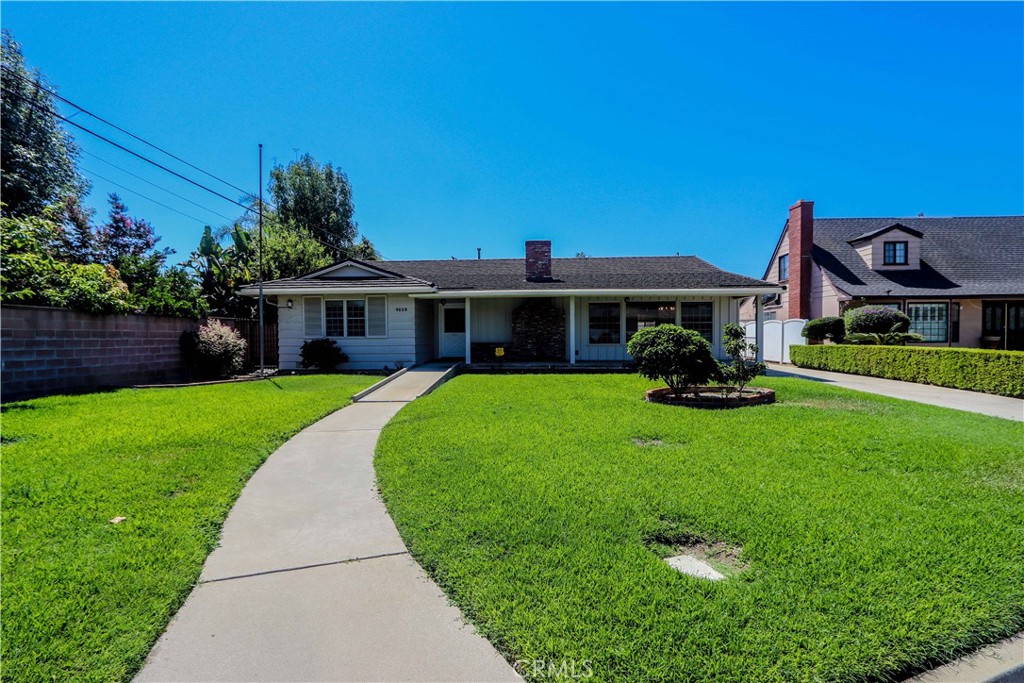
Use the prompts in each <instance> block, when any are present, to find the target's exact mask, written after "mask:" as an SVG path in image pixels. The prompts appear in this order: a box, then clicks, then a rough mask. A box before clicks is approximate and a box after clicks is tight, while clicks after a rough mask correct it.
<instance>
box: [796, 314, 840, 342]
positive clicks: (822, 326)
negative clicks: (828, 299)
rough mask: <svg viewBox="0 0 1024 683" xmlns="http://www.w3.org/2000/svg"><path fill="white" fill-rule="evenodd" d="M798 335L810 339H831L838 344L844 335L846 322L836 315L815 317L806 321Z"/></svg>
mask: <svg viewBox="0 0 1024 683" xmlns="http://www.w3.org/2000/svg"><path fill="white" fill-rule="evenodd" d="M800 336H802V337H803V338H805V339H810V340H811V341H825V340H826V339H831V340H832V341H834V342H835V343H837V344H839V343H841V342H842V341H843V339H844V338H845V337H846V323H845V322H844V321H843V319H842V318H839V317H836V316H828V317H825V318H815V319H814V320H808V321H807V323H806V324H805V325H804V329H802V330H801V331H800Z"/></svg>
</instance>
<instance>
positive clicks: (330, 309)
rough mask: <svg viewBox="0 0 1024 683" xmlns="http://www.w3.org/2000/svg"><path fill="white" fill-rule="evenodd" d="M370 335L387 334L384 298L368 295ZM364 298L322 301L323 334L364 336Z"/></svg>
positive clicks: (328, 335) (329, 335)
mask: <svg viewBox="0 0 1024 683" xmlns="http://www.w3.org/2000/svg"><path fill="white" fill-rule="evenodd" d="M370 299H371V301H370V304H371V306H370V311H371V316H372V317H371V328H372V329H371V333H370V336H374V337H383V336H386V334H387V326H386V325H387V323H386V321H385V320H384V318H385V317H386V308H385V305H386V301H387V300H386V299H385V297H370ZM366 302H367V300H366V299H327V300H326V301H324V336H327V337H366V336H368V335H367V330H366Z"/></svg>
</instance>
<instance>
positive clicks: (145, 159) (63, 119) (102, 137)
mask: <svg viewBox="0 0 1024 683" xmlns="http://www.w3.org/2000/svg"><path fill="white" fill-rule="evenodd" d="M6 92H7V93H8V94H9V95H14V96H15V97H17V98H18V99H19V100H21V101H22V102H25V103H27V104H28V105H29V106H32V107H35V108H36V109H39V110H41V111H43V112H46V113H47V114H50V115H52V116H56V117H57V118H58V119H60V120H61V121H64V122H65V123H69V124H71V125H72V126H74V127H75V128H78V129H79V130H83V131H85V132H86V133H88V134H89V135H92V136H93V137H96V138H99V139H100V140H102V141H103V142H106V143H107V144H110V145H113V146H114V147H117V148H118V149H120V150H122V151H124V152H127V153H128V154H131V155H132V156H134V157H136V158H138V159H141V160H143V161H145V162H146V163H148V164H152V165H153V166H156V167H157V168H159V169H161V170H163V171H166V172H167V173H170V174H171V175H173V176H175V177H176V178H181V179H182V180H184V181H185V182H188V183H191V184H192V185H195V186H196V187H198V188H200V189H203V190H206V191H207V192H209V193H211V194H214V195H217V196H218V197H220V198H221V199H223V200H225V201H228V202H231V203H232V204H234V205H235V206H239V207H241V208H243V209H245V210H246V211H253V212H254V209H253V208H252V207H249V206H246V205H245V204H242V203H241V202H238V201H235V200H234V199H232V198H231V197H228V196H227V195H224V194H221V193H220V192H217V190H214V189H213V188H210V187H207V186H206V185H203V184H202V183H199V182H196V181H195V180H192V179H191V178H189V177H188V176H184V175H182V174H180V173H178V172H177V171H174V170H172V169H170V168H167V167H166V166H164V165H163V164H161V163H160V162H157V161H153V160H152V159H150V158H148V157H146V156H143V155H142V154H139V153H138V152H136V151H135V150H132V149H129V148H127V147H125V146H124V145H122V144H120V143H119V142H114V141H113V140H111V139H110V138H108V137H106V136H104V135H100V134H99V133H97V132H96V131H93V130H90V129H89V128H86V127H85V126H83V125H80V124H78V123H75V122H74V121H72V120H71V119H69V118H68V117H66V116H63V115H62V114H60V113H58V112H55V111H53V110H52V109H47V108H46V107H43V106H42V105H40V104H37V103H35V102H32V101H31V100H29V99H27V98H25V97H23V96H22V95H21V94H19V93H16V92H13V91H11V90H9V89H7V90H6ZM250 196H251V195H250Z"/></svg>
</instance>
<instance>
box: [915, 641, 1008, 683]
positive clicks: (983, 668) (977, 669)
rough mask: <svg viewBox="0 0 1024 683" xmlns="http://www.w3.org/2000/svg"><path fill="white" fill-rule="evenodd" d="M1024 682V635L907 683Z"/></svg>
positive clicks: (985, 648) (921, 675)
mask: <svg viewBox="0 0 1024 683" xmlns="http://www.w3.org/2000/svg"><path fill="white" fill-rule="evenodd" d="M1020 681H1024V634H1018V635H1016V636H1014V637H1013V638H1008V639H1006V640H1004V641H1002V642H999V643H996V644H994V645H989V646H987V647H983V648H981V649H980V650H978V651H977V652H975V653H974V654H970V655H967V656H965V657H961V658H960V659H958V660H956V661H955V662H950V663H949V664H946V665H945V666H940V667H939V668H937V669H932V670H931V671H927V672H925V673H923V674H920V675H918V676H914V677H913V678H908V679H907V680H906V681H904V683H1020Z"/></svg>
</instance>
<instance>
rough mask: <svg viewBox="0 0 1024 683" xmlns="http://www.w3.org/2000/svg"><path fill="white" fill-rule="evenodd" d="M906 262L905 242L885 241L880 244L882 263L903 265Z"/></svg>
mask: <svg viewBox="0 0 1024 683" xmlns="http://www.w3.org/2000/svg"><path fill="white" fill-rule="evenodd" d="M907 263H908V261H907V243H906V242H886V243H885V244H884V245H882V265H886V266H905V265H907Z"/></svg>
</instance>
